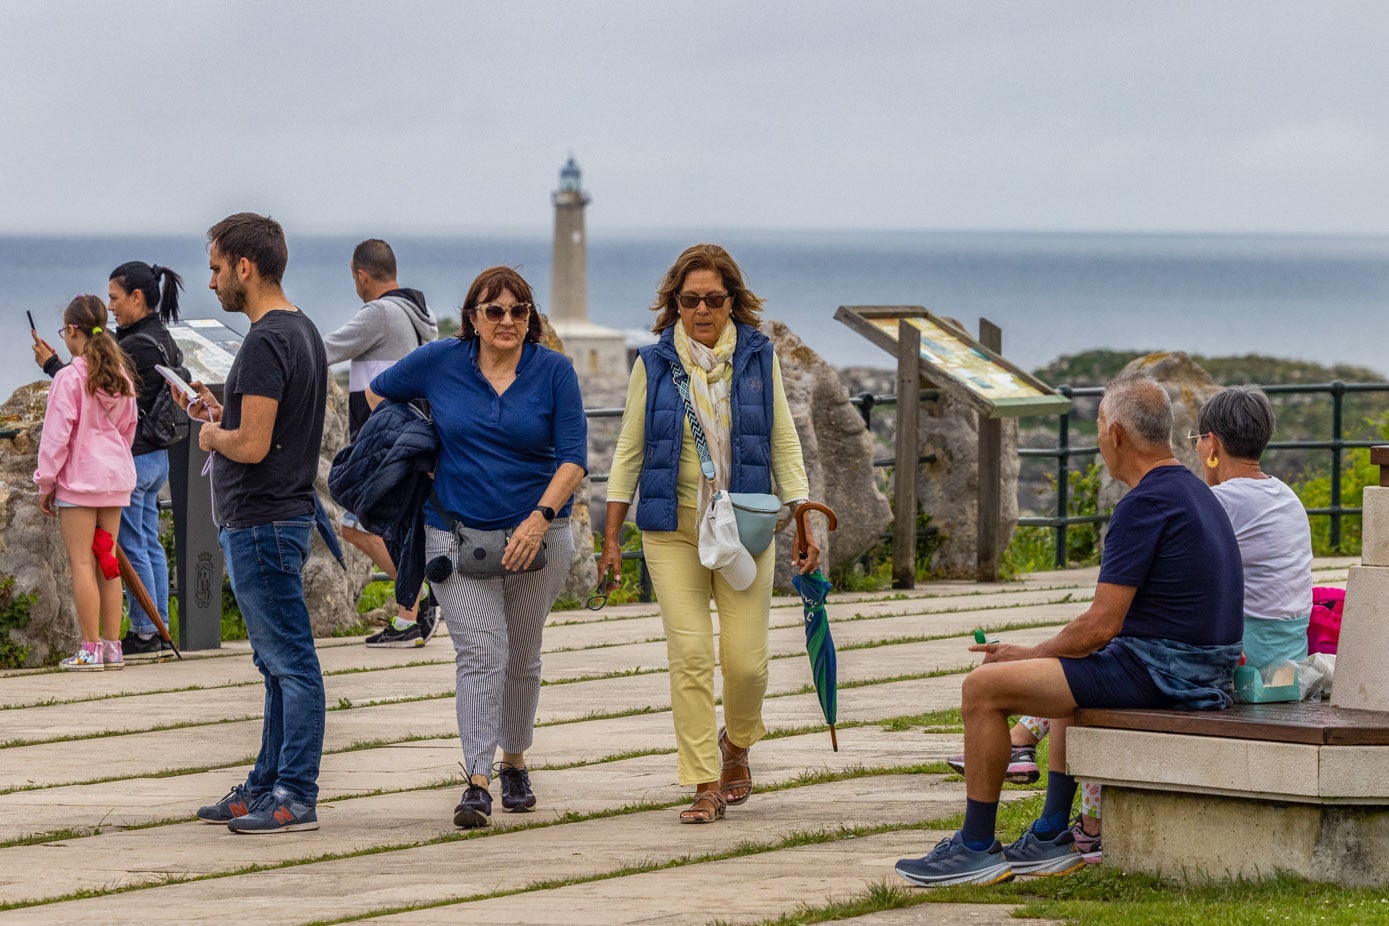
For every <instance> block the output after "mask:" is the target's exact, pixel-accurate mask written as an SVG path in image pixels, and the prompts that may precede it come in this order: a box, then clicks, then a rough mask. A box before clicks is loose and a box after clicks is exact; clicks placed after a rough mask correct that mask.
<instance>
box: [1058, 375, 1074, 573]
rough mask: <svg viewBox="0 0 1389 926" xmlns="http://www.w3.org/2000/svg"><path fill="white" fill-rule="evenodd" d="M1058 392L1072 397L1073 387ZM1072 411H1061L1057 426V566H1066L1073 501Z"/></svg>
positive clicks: (1060, 388)
mask: <svg viewBox="0 0 1389 926" xmlns="http://www.w3.org/2000/svg"><path fill="white" fill-rule="evenodd" d="M1056 391H1057V392H1059V393H1061V394H1062V395H1064V396H1065V397H1066V398H1068V399H1069V398H1070V397H1071V387H1070V386H1061V387H1059V388H1058V389H1057V390H1056ZM1070 469H1071V413H1070V412H1069V411H1066V412H1062V413H1061V420H1060V421H1059V422H1058V423H1057V426H1056V520H1057V521H1058V522H1059V523H1058V524H1057V525H1056V568H1057V569H1065V568H1066V556H1067V553H1068V551H1067V549H1066V543H1067V540H1066V526H1067V525H1066V520H1067V519H1066V515H1067V514H1068V509H1069V508H1070V503H1071V498H1070V495H1071V480H1070Z"/></svg>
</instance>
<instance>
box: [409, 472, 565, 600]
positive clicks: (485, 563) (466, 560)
mask: <svg viewBox="0 0 1389 926" xmlns="http://www.w3.org/2000/svg"><path fill="white" fill-rule="evenodd" d="M429 501H430V504H432V505H433V506H434V510H435V511H436V512H438V514H439V517H440V518H442V519H443V521H444V523H445V524H447V525H448V527H449V533H451V534H453V540H454V543H455V544H456V545H457V553H456V555H455V556H454V562H453V571H454V572H455V573H457V574H458V575H463V576H468V577H470V578H473V579H497V578H501V577H502V576H516V575H521V574H522V573H525V572H535V571H536V570H537V569H543V568H545V541H543V540H542V541H541V542H540V549H539V550H536V551H535V559H533V560H532V561H531V564H530V565H529V566H527V567H526V568H525V569H507V568H506V567H505V566H503V565H502V554H503V553H505V552H506V545H507V543H509V542H510V540H511V534H512V532H511V531H509V530H503V529H500V528H499V529H497V530H490V531H485V530H479V529H478V528H476V527H469V526H468V525H466V524H464V523H463V522H462V521H461V520H460V519H459V518H458V517H457V516H456V515H455V514H453V512H451V511H449V510H448V509H447V508H445V507H444V506H443V505H442V504H441V503H440V502H439V495H438V493H437V492H431V493H430V496H429Z"/></svg>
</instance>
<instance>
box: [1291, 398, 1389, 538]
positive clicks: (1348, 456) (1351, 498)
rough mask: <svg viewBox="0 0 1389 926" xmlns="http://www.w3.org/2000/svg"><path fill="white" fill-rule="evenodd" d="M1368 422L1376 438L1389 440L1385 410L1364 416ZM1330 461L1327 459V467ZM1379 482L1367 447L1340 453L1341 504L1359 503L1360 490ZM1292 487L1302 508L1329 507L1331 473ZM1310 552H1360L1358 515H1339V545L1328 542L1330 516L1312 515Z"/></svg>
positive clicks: (1299, 482) (1377, 472)
mask: <svg viewBox="0 0 1389 926" xmlns="http://www.w3.org/2000/svg"><path fill="white" fill-rule="evenodd" d="M1366 424H1368V425H1369V426H1370V427H1371V428H1372V429H1373V430H1374V431H1375V433H1377V434H1378V435H1379V439H1382V440H1389V414H1385V415H1381V416H1380V417H1379V418H1377V419H1367V420H1366ZM1329 466H1330V464H1329V463H1328V468H1329ZM1377 485H1379V467H1378V466H1374V465H1373V464H1371V463H1370V451H1369V450H1368V449H1367V448H1364V447H1360V448H1357V449H1355V450H1351V451H1349V452H1347V453H1345V454H1344V455H1342V457H1341V504H1342V505H1346V506H1349V507H1352V508H1358V507H1360V500H1361V493H1362V491H1363V490H1364V488H1365V487H1366V486H1377ZM1291 488H1292V490H1293V491H1294V492H1295V493H1297V497H1298V498H1299V499H1301V500H1302V506H1303V507H1304V508H1329V507H1331V476H1330V474H1329V473H1328V474H1327V475H1325V476H1313V477H1311V478H1310V479H1303V480H1301V481H1297V482H1293V483H1292V484H1291ZM1310 521H1311V525H1312V552H1313V553H1315V554H1316V555H1317V556H1334V555H1338V554H1341V555H1346V556H1358V555H1359V554H1360V516H1359V515H1355V514H1348V515H1342V516H1341V547H1340V549H1339V550H1338V549H1336V548H1335V547H1333V546H1332V545H1331V518H1329V517H1327V516H1326V515H1312V516H1311V517H1310Z"/></svg>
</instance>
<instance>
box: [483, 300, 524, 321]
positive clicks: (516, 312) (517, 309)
mask: <svg viewBox="0 0 1389 926" xmlns="http://www.w3.org/2000/svg"><path fill="white" fill-rule="evenodd" d="M533 308H535V306H533V305H531V304H530V303H529V302H518V303H516V304H515V305H497V303H495V302H489V303H488V304H487V305H480V306H478V307H477V310H478V312H479V313H481V314H482V315H483V316H484V317H485V318H486V319H487V320H488V321H489V322H491V323H492V324H494V325H495V324H497V323H498V322H500V321H501V320H502V319H503V318H507V317H508V316H509V317H510V318H512V319H513V320H514V321H516V322H518V323H519V322H525V321H526V319H528V318H530V314H531V309H533Z"/></svg>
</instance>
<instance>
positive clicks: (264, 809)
mask: <svg viewBox="0 0 1389 926" xmlns="http://www.w3.org/2000/svg"><path fill="white" fill-rule="evenodd" d="M227 829H229V830H231V831H232V832H233V833H243V834H248V835H259V834H261V833H293V832H296V831H297V830H316V829H318V813H317V812H316V811H315V809H314V807H313V805H311V804H305V803H303V802H302V801H299V800H296V799H295V798H294V796H293V795H291V794H290V793H289V792H288V791H286V790H285V789H284V788H281V787H278V786H277V787H275V788H274V789H273V790H271V791H267V792H266V793H265V794H262V795H261V796H260V797H258V798H256V802H255V803H254V804H252V805H251V809H250V811H249V812H247V813H246V814H245V815H243V816H240V817H235V818H233V819H232V820H231V821H229V822H228V823H227Z"/></svg>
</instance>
